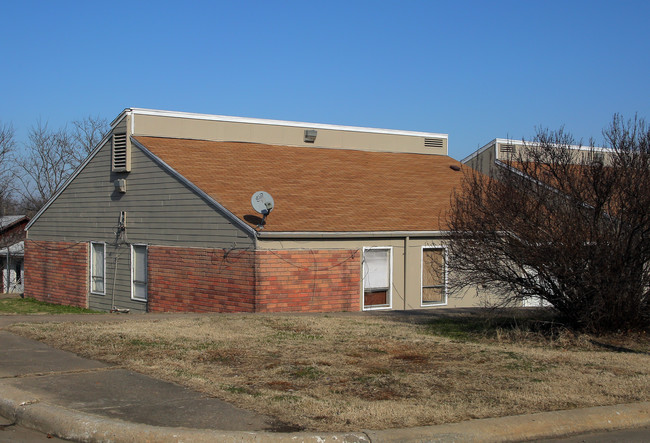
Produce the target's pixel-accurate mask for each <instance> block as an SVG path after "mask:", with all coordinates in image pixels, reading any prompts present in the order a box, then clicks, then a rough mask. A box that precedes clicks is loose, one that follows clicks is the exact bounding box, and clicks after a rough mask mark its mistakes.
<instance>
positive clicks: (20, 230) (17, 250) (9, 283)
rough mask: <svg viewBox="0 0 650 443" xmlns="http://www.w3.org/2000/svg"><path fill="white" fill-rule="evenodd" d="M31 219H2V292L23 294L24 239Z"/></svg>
mask: <svg viewBox="0 0 650 443" xmlns="http://www.w3.org/2000/svg"><path fill="white" fill-rule="evenodd" d="M28 222H29V218H28V217H27V216H25V215H7V216H4V217H0V268H1V269H2V292H3V293H8V292H12V293H22V292H23V283H24V281H25V266H24V255H25V254H24V242H23V240H24V238H25V226H26V225H27V223H28Z"/></svg>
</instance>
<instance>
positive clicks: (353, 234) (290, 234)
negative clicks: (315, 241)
mask: <svg viewBox="0 0 650 443" xmlns="http://www.w3.org/2000/svg"><path fill="white" fill-rule="evenodd" d="M447 233H448V231H339V232H328V231H286V232H280V231H264V230H261V231H257V236H258V238H259V239H260V240H265V239H273V240H276V239H307V238H323V239H325V238H326V239H336V238H379V237H385V238H405V237H412V238H413V237H442V236H444V235H446V234H447Z"/></svg>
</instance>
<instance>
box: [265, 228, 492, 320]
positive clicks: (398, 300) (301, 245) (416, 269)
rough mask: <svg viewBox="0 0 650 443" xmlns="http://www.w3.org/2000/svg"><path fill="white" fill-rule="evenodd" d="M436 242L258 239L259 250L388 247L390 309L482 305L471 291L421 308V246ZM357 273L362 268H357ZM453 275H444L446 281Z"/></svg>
mask: <svg viewBox="0 0 650 443" xmlns="http://www.w3.org/2000/svg"><path fill="white" fill-rule="evenodd" d="M440 245H441V241H440V239H436V238H411V237H394V238H363V239H318V240H310V239H306V240H270V239H268V240H263V239H260V240H258V243H257V247H258V248H259V249H276V250H285V249H313V250H319V249H358V250H362V249H363V248H365V247H391V248H392V262H393V263H392V269H393V275H392V279H393V283H392V309H393V310H410V309H424V308H426V309H444V308H460V307H473V306H484V304H485V300H484V299H483V298H482V296H479V295H478V294H477V293H476V291H474V290H466V291H465V292H464V293H462V294H455V295H451V294H448V297H447V303H446V304H445V305H436V306H431V305H430V306H422V304H421V273H422V247H423V246H433V247H435V246H440ZM359 273H360V274H362V273H363V269H362V268H361V267H360V268H359ZM361 277H362V278H361V280H363V275H361ZM453 278H454V276H453V275H451V274H448V276H447V279H448V281H450V280H451V279H453ZM362 284H363V281H361V284H360V286H359V299H360V300H361V303H362V302H363V300H362V296H363V294H362V292H363V287H362Z"/></svg>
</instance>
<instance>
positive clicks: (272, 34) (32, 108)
mask: <svg viewBox="0 0 650 443" xmlns="http://www.w3.org/2000/svg"><path fill="white" fill-rule="evenodd" d="M0 14H1V16H2V26H1V27H0V45H1V48H2V51H1V58H0V60H1V62H0V63H1V64H0V66H1V69H0V85H1V86H0V88H2V89H1V91H2V93H1V106H0V121H1V122H3V123H9V122H11V123H13V125H14V127H15V128H16V130H17V135H18V137H19V140H20V141H24V139H25V138H26V134H27V130H28V128H29V127H30V126H31V125H33V124H34V123H35V122H36V121H37V120H38V119H41V120H42V121H44V122H48V123H49V124H50V126H51V127H58V126H61V125H63V124H65V123H66V122H70V121H72V120H75V119H79V118H82V117H84V116H87V115H90V114H92V115H100V116H103V117H106V118H108V119H109V120H112V119H113V118H114V117H116V116H117V115H118V114H119V113H120V112H121V111H122V110H123V109H124V108H126V107H141V108H156V109H165V110H173V111H187V112H199V113H209V114H222V115H234V116H242V117H258V118H272V119H282V120H295V121H307V122H318V123H330V124H342V125H354V126H367V127H379V128H390V129H403V130H414V131H427V132H442V133H448V134H449V153H450V155H451V156H452V157H454V158H457V159H461V158H462V157H464V156H465V155H467V154H469V153H470V152H472V151H473V150H475V149H476V148H477V147H479V146H482V145H483V144H485V143H487V142H488V141H489V140H491V139H493V138H495V137H512V138H521V137H530V136H531V135H532V134H533V133H534V128H535V127H536V126H544V127H549V128H557V127H559V126H560V125H565V126H566V128H567V129H568V130H570V131H571V132H573V134H574V135H576V136H577V137H578V138H583V139H585V140H587V139H588V138H589V137H590V136H592V135H593V136H596V137H598V136H600V131H601V129H602V128H603V127H604V126H605V125H607V124H608V123H609V121H610V119H611V117H612V114H613V113H615V112H619V113H622V114H623V115H624V116H627V117H629V116H632V115H634V113H636V112H638V113H639V115H640V116H643V117H646V118H650V87H649V80H650V33H648V21H649V20H648V19H649V18H650V2H648V1H626V0H619V1H525V0H516V1H493V2H490V1H445V2H434V1H394V2H393V1H354V0H349V1H331V0H330V1H320V2H309V1H275V2H273V1H260V2H248V1H236V2H235V1H224V2H216V1H205V2H199V1H185V2H180V1H178V2H170V1H163V0H159V1H155V2H141V1H126V2H123V1H110V2H95V1H83V2H82V1H79V2H72V1H65V0H62V1H56V2H54V1H49V0H48V1H41V2H35V1H28V0H23V1H11V2H9V1H7V2H4V3H3V5H2V8H0Z"/></svg>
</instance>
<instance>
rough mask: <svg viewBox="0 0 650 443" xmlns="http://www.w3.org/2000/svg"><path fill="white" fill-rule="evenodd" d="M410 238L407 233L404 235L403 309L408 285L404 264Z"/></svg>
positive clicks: (406, 269)
mask: <svg viewBox="0 0 650 443" xmlns="http://www.w3.org/2000/svg"><path fill="white" fill-rule="evenodd" d="M410 239H411V237H409V236H408V235H407V236H406V237H404V307H403V310H404V311H406V297H407V295H408V293H407V292H406V290H407V286H408V283H407V281H408V278H407V276H408V268H407V267H406V264H407V262H408V259H407V257H408V250H409V240H410Z"/></svg>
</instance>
